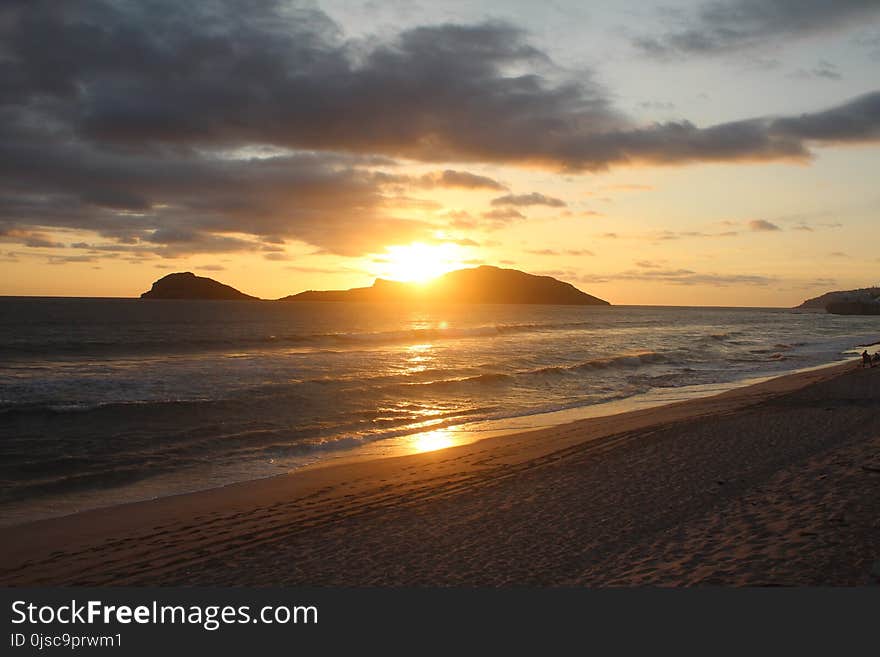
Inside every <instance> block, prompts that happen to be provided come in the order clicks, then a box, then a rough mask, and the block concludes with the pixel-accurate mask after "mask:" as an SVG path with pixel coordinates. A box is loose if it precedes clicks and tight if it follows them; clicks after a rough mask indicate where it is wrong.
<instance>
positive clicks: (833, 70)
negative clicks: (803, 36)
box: [790, 59, 843, 80]
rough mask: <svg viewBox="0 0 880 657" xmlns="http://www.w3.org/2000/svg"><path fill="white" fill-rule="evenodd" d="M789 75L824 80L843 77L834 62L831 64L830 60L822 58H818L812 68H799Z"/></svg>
mask: <svg viewBox="0 0 880 657" xmlns="http://www.w3.org/2000/svg"><path fill="white" fill-rule="evenodd" d="M790 77H794V78H800V79H803V80H815V79H817V78H824V79H826V80H841V79H843V76H842V75H841V74H840V69H839V68H837V66H836V65H835V64H832V63H831V62H829V61H826V60H824V59H820V60H819V62H818V63H817V64H816V65H815V66H813V67H812V68H808V69H805V68H799V69H798V70H796V71H795V72H794V73H792V74H791V76H790Z"/></svg>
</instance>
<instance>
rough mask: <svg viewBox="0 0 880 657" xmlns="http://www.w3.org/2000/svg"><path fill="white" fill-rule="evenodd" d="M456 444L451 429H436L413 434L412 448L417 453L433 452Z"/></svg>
mask: <svg viewBox="0 0 880 657" xmlns="http://www.w3.org/2000/svg"><path fill="white" fill-rule="evenodd" d="M455 444H456V443H455V437H454V436H453V434H452V432H451V431H450V430H449V429H435V430H434V431H428V432H427V433H420V434H418V435H415V436H413V441H412V448H413V451H415V452H417V453H421V452H433V451H436V450H438V449H446V448H447V447H452V446H453V445H455Z"/></svg>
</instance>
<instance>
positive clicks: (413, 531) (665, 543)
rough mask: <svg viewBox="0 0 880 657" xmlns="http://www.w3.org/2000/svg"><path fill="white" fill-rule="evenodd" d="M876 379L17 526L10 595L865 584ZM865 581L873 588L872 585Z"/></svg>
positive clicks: (745, 391)
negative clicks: (109, 590) (72, 590)
mask: <svg viewBox="0 0 880 657" xmlns="http://www.w3.org/2000/svg"><path fill="white" fill-rule="evenodd" d="M878 409H880V368H874V369H859V368H858V367H856V366H855V365H854V364H853V363H846V364H843V365H839V366H835V367H830V368H825V369H821V370H815V371H812V372H805V373H799V374H794V375H789V376H785V377H780V378H778V379H773V380H771V381H767V382H765V383H761V384H757V385H754V386H749V387H746V388H741V389H738V390H733V391H730V392H727V393H724V394H722V395H718V396H715V397H710V398H704V399H698V400H693V401H688V402H682V403H678V404H672V405H669V406H665V407H661V408H657V409H649V410H642V411H634V412H631V413H625V414H621V415H616V416H612V417H605V418H593V419H588V420H582V421H579V422H575V423H572V424H567V425H561V426H558V427H554V428H550V429H541V430H539V431H533V432H529V433H524V434H518V435H513V436H502V437H496V438H490V439H486V440H483V441H480V442H477V443H473V444H469V445H464V446H460V447H455V448H450V449H447V450H442V451H436V452H429V453H424V454H417V455H412V456H403V457H395V458H386V459H376V460H370V461H360V462H351V463H344V464H339V465H330V466H325V467H316V468H311V469H306V470H303V471H300V472H296V473H293V474H290V475H284V476H280V477H274V478H271V479H265V480H261V481H257V482H248V483H244V484H237V485H233V486H227V487H224V488H220V489H216V490H211V491H205V492H201V493H194V494H188V495H181V496H176V497H169V498H163V499H159V500H153V501H149V502H142V503H136V504H128V505H123V506H118V507H112V508H107V509H99V510H95V511H89V512H84V513H80V514H77V515H74V516H68V517H64V518H57V519H52V520H45V521H40V522H35V523H30V524H27V525H20V526H17V527H14V528H11V529H9V530H7V531H6V539H5V540H4V541H3V542H2V547H0V564H2V571H0V582H2V584H4V585H64V584H80V585H101V584H112V585H172V584H192V585H257V586H268V585H273V586H287V585H319V586H326V585H332V586H352V585H353V586H364V585H370V586H403V585H406V586H409V585H419V586H434V585H442V586H449V585H466V586H506V585H533V586H605V585H623V586H631V585H661V586H684V585H701V584H714V585H862V584H869V583H876V576H877V575H878V574H880V572H878V563H877V561H878V559H880V413H878ZM872 571H873V574H872Z"/></svg>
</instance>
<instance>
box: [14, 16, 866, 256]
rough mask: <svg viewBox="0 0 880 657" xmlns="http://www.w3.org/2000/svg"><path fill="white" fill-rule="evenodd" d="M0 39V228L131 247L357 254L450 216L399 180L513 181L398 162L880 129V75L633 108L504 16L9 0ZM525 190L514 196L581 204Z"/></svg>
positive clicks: (725, 145)
mask: <svg viewBox="0 0 880 657" xmlns="http://www.w3.org/2000/svg"><path fill="white" fill-rule="evenodd" d="M851 5H853V3H847V4H845V5H844V6H843V7H844V8H843V9H842V11H843V12H844V13H847V12H849V14H848V15H854V14H853V12H854V10H849V9H846V7H851ZM835 6H836V5H835ZM811 11H812V10H805V12H804V13H805V14H810V12H811ZM0 43H2V44H3V46H2V56H0V231H2V232H5V233H9V232H10V231H13V230H15V231H22V234H24V233H34V234H36V235H39V234H44V233H45V232H48V231H49V230H55V229H68V230H79V231H90V232H93V233H97V234H98V235H100V236H101V237H102V239H104V240H107V241H109V243H110V244H111V245H115V246H116V247H118V248H117V251H118V252H119V253H127V254H131V256H132V257H140V256H146V255H160V256H163V257H176V256H180V255H187V254H193V253H222V252H236V251H247V250H255V251H257V252H261V248H262V246H265V245H266V244H277V243H278V242H279V241H287V240H297V241H302V242H306V243H308V244H311V245H314V246H315V247H317V248H318V249H319V250H321V251H322V252H325V253H336V254H342V255H360V254H363V253H369V252H375V251H376V249H377V248H380V247H382V246H384V245H386V244H388V243H400V242H404V241H415V240H427V239H430V236H431V235H432V234H433V231H435V230H436V229H437V225H435V224H434V223H433V222H432V221H430V220H425V219H421V218H417V217H413V216H411V215H410V213H411V212H417V211H420V210H424V209H426V208H427V209H430V208H432V207H433V208H436V206H435V205H431V206H428V205H425V202H424V201H421V200H419V199H412V198H409V197H406V196H404V195H401V194H400V193H398V192H397V191H396V190H395V189H394V187H395V186H400V185H402V184H414V185H416V186H418V185H427V186H431V185H433V186H453V187H463V188H470V189H493V190H500V189H504V186H503V185H501V184H500V183H498V181H495V180H493V179H491V178H488V177H485V176H479V175H477V174H472V173H469V172H466V171H459V170H455V169H446V170H442V171H441V172H438V173H435V174H428V175H427V177H421V178H418V177H416V178H409V179H407V177H406V176H399V175H395V174H389V173H388V170H389V169H393V168H394V166H395V163H396V162H397V161H399V160H398V159H399V158H408V159H411V160H417V161H422V162H453V161H454V162H487V163H503V164H511V165H520V166H545V167H550V168H553V169H556V170H559V169H564V170H570V171H599V170H603V169H607V168H608V167H611V166H624V165H630V164H654V165H681V164H687V163H691V162H730V161H772V160H785V159H792V160H800V161H804V160H807V159H808V158H809V157H810V150H809V148H810V146H811V145H813V144H824V143H842V142H847V143H858V142H865V141H872V140H877V139H880V92H875V93H873V94H868V95H866V96H862V97H860V98H857V99H854V100H852V101H849V102H847V103H844V104H841V105H838V106H835V107H831V108H830V109H826V110H823V111H820V112H816V113H811V114H803V115H800V116H792V117H753V118H747V119H745V120H741V121H734V122H728V123H723V124H718V125H714V126H708V127H698V126H696V125H694V124H692V123H690V122H687V121H681V122H666V123H653V124H641V123H637V122H635V121H634V120H633V119H631V118H629V117H627V116H626V115H625V114H624V113H623V112H621V111H620V110H619V109H617V108H615V106H614V104H613V102H612V100H611V96H610V95H609V94H608V93H607V92H606V91H605V90H604V88H603V87H602V86H601V85H599V84H598V83H596V82H595V81H594V80H593V79H592V78H591V76H590V74H589V71H587V72H584V73H583V74H582V75H579V76H578V78H577V79H574V78H572V77H570V76H566V74H565V72H564V71H562V70H560V69H559V68H557V67H555V66H554V65H553V63H552V61H551V60H550V58H548V57H547V56H546V55H545V54H544V53H542V52H541V51H539V50H537V49H536V48H534V47H533V46H531V45H530V44H529V42H528V39H527V35H526V34H525V32H524V31H523V30H521V29H519V28H518V27H516V26H514V25H511V24H509V23H503V22H491V21H490V22H484V23H479V24H473V25H452V24H442V25H433V26H424V27H417V28H413V29H408V30H405V31H402V32H400V33H399V34H396V35H391V36H390V37H387V38H380V37H375V38H370V39H365V40H362V41H357V42H355V41H349V40H346V39H345V37H344V35H343V34H342V32H341V30H340V28H339V27H338V26H337V25H336V24H335V23H334V22H333V21H332V20H331V19H330V18H329V17H327V16H326V15H325V14H323V13H322V12H321V11H319V10H317V9H315V8H313V7H311V6H298V5H295V4H293V3H290V2H287V1H282V0H252V1H251V2H249V3H248V4H247V11H242V9H241V4H240V3H239V2H233V0H213V1H212V2H207V3H186V2H179V1H177V0H151V2H149V3H131V2H110V0H77V1H76V2H65V3H59V2H55V1H51V0H31V1H29V2H17V3H6V4H5V5H4V6H3V9H2V15H0ZM47 44H51V47H48V46H47ZM407 180H408V182H407ZM500 198H505V197H500ZM509 198H510V199H511V201H510V203H503V204H501V203H499V204H496V205H511V206H512V207H517V206H527V205H534V204H538V205H549V206H550V207H562V206H564V202H563V201H561V200H559V199H553V198H550V197H546V196H543V195H540V194H526V195H519V196H517V195H509ZM496 200H497V199H496ZM498 209H499V210H500V209H501V208H498ZM511 209H512V208H511ZM484 218H489V219H492V220H493V221H496V222H498V221H500V222H502V223H503V222H504V221H509V220H512V219H517V218H520V219H521V218H523V217H522V215H521V214H517V215H513V214H508V215H507V216H506V217H502V216H500V215H496V216H489V217H484ZM35 239H36V240H37V241H32V242H31V243H32V244H35V245H36V244H43V245H44V244H45V243H44V242H40V241H39V238H35ZM7 241H8V240H7ZM49 241H51V240H49ZM105 246H106V244H105ZM122 247H136V248H133V249H124V248H122Z"/></svg>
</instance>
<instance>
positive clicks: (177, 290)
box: [141, 265, 611, 306]
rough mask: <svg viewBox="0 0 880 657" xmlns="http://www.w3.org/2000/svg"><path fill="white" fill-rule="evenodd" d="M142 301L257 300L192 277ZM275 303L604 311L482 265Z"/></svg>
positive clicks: (589, 298) (587, 300)
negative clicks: (546, 307) (415, 303)
mask: <svg viewBox="0 0 880 657" xmlns="http://www.w3.org/2000/svg"><path fill="white" fill-rule="evenodd" d="M141 298H142V299H210V300H236V299H237V300H246V299H252V300H256V299H257V298H256V297H252V296H249V295H247V294H244V293H243V292H239V291H238V290H236V289H235V288H233V287H230V286H228V285H224V284H223V283H219V282H217V281H215V280H213V279H210V278H203V277H200V276H196V275H195V274H193V273H191V272H179V273H175V274H168V275H167V276H165V277H163V278H161V279H159V280H158V281H156V282H155V283H153V287H152V288H151V289H150V290H149V291H148V292H144V293H143V294H142V295H141ZM277 301H279V302H285V303H295V302H302V301H326V302H345V301H360V302H364V301H369V302H412V301H430V302H443V303H506V304H557V305H578V306H608V305H611V304H609V303H608V302H607V301H605V300H604V299H600V298H598V297H594V296H593V295H591V294H587V293H586V292H582V291H581V290H579V289H577V288H576V287H575V286H574V285H572V284H571V283H566V282H564V281H560V280H557V279H555V278H553V277H552V276H536V275H534V274H527V273H526V272H523V271H519V270H516V269H502V268H500V267H493V266H490V265H483V266H481V267H475V268H473V269H458V270H456V271H451V272H449V273H447V274H443V275H442V276H438V277H437V278H435V279H433V280H432V281H429V282H427V283H402V282H398V281H389V280H384V279H381V278H377V279H376V281H375V282H374V283H373V285H372V286H370V287H359V288H353V289H350V290H307V291H305V292H300V293H299V294H293V295H290V296H286V297H283V298H281V299H278V300H277Z"/></svg>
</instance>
